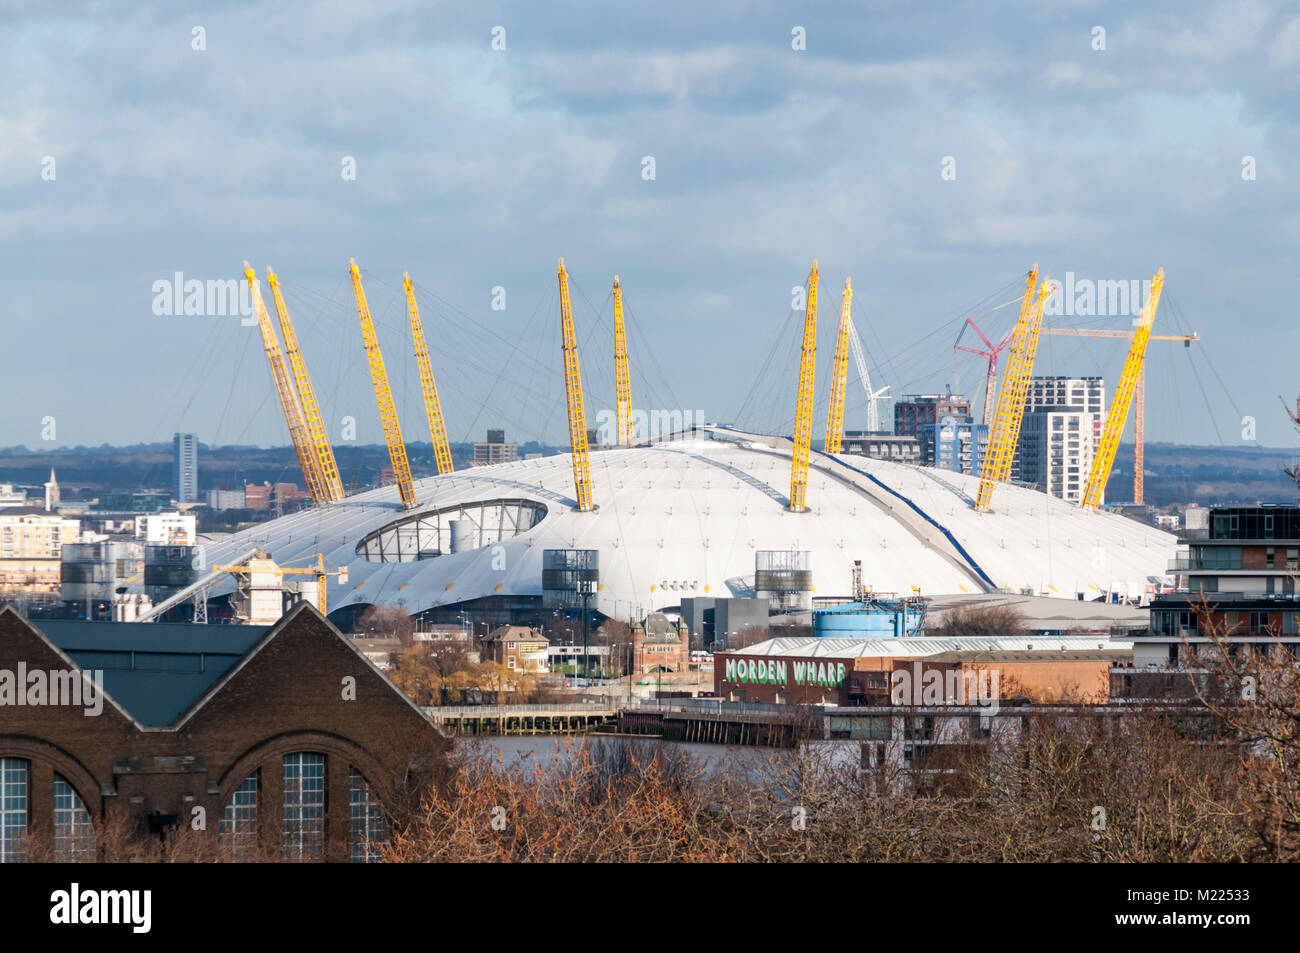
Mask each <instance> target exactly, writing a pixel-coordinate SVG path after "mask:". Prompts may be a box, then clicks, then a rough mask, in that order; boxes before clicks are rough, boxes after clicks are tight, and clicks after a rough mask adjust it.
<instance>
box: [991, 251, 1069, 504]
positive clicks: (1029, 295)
mask: <svg viewBox="0 0 1300 953" xmlns="http://www.w3.org/2000/svg"><path fill="white" fill-rule="evenodd" d="M1037 284H1038V265H1037V264H1035V265H1034V267H1032V268H1030V269H1029V274H1028V276H1026V279H1025V296H1024V299H1023V300H1022V301H1021V302H1020V314H1019V316H1018V317H1017V319H1016V326H1015V329H1014V331H1013V332H1012V335H1011V350H1010V351H1009V352H1008V354H1007V365H1006V369H1005V370H1004V371H1003V372H1002V386H1001V388H1000V389H999V390H998V403H997V412H996V413H995V414H994V415H993V429H992V432H991V433H990V434H989V442H988V447H987V448H986V449H985V451H984V462H983V464H982V465H981V467H980V485H979V492H978V493H977V494H976V497H975V509H976V510H977V511H978V512H980V513H986V512H988V508H989V504H990V503H991V502H992V500H993V488H994V487H995V486H996V485H997V484H998V483H1001V482H1003V481H1005V480H1006V479H1007V477H1009V476H1010V475H1011V464H1012V461H1013V460H1014V459H1015V453H1016V442H1017V441H1018V440H1019V439H1020V422H1021V417H1022V415H1023V414H1024V410H1025V399H1026V398H1027V397H1028V395H1029V377H1030V375H1031V374H1032V373H1033V368H1034V358H1035V356H1036V355H1037V353H1038V332H1039V329H1041V328H1042V324H1043V305H1044V304H1045V303H1046V301H1047V294H1048V292H1049V291H1050V289H1051V280H1050V279H1046V278H1045V279H1043V283H1042V285H1041V286H1040V287H1039V288H1038V295H1037V299H1035V295H1034V288H1035V286H1036V285H1037Z"/></svg>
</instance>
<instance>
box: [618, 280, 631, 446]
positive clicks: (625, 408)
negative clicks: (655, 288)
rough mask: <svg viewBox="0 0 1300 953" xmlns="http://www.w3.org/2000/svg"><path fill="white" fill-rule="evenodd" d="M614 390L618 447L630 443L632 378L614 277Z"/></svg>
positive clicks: (619, 289) (621, 302)
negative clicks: (628, 365) (629, 371)
mask: <svg viewBox="0 0 1300 953" xmlns="http://www.w3.org/2000/svg"><path fill="white" fill-rule="evenodd" d="M614 389H615V403H616V405H617V413H618V445H619V446H620V447H625V446H627V445H628V444H629V443H631V442H632V378H631V375H630V374H629V373H628V369H627V332H626V331H625V329H624V327H623V289H622V288H620V287H619V286H618V275H615V276H614Z"/></svg>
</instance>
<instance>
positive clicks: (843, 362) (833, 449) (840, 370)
mask: <svg viewBox="0 0 1300 953" xmlns="http://www.w3.org/2000/svg"><path fill="white" fill-rule="evenodd" d="M852 300H853V280H852V279H851V278H845V279H844V303H843V304H842V305H841V306H840V331H839V334H838V335H837V336H836V338H835V364H834V369H833V371H832V373H831V405H830V409H829V410H827V412H826V452H827V453H839V452H840V450H841V449H842V448H843V446H844V390H845V385H846V384H847V382H848V377H849V302H850V301H852Z"/></svg>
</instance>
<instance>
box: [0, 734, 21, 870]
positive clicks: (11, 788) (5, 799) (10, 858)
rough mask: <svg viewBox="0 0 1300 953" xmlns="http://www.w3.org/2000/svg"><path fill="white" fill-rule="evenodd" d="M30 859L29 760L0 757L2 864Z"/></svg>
mask: <svg viewBox="0 0 1300 953" xmlns="http://www.w3.org/2000/svg"><path fill="white" fill-rule="evenodd" d="M26 859H27V761H26V760H24V759H23V758H0V864H15V863H21V862H22V861H24V860H26Z"/></svg>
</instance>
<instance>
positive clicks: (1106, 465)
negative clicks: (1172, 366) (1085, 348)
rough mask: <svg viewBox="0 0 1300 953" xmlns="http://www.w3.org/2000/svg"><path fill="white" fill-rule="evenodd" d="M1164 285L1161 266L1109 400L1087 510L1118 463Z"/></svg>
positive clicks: (1084, 504)
mask: <svg viewBox="0 0 1300 953" xmlns="http://www.w3.org/2000/svg"><path fill="white" fill-rule="evenodd" d="M1164 286H1165V270H1164V269H1163V268H1161V269H1160V270H1159V271H1157V272H1156V275H1155V277H1154V278H1152V279H1151V294H1150V296H1149V297H1148V298H1147V304H1146V307H1145V308H1143V309H1142V317H1141V318H1140V319H1139V320H1138V326H1137V331H1136V332H1135V333H1134V335H1133V343H1132V344H1131V345H1130V346H1129V349H1128V358H1127V359H1126V360H1125V361H1124V371H1123V373H1122V374H1120V378H1119V385H1118V386H1117V387H1116V388H1115V396H1114V397H1112V398H1111V401H1110V412H1109V413H1107V414H1106V426H1105V428H1104V429H1103V430H1102V433H1101V442H1100V443H1099V444H1098V445H1097V450H1096V453H1094V454H1093V457H1092V469H1091V470H1090V471H1089V472H1088V485H1087V486H1086V487H1084V490H1083V500H1082V501H1081V502H1080V504H1079V505H1080V506H1082V507H1083V508H1084V509H1085V510H1095V509H1096V508H1097V507H1098V506H1099V505H1100V504H1101V497H1102V494H1104V493H1105V492H1106V481H1108V480H1109V479H1110V468H1111V466H1112V464H1114V462H1115V452H1116V451H1117V450H1119V438H1120V437H1121V436H1122V435H1123V433H1124V424H1125V422H1126V421H1127V420H1128V411H1129V407H1130V406H1132V404H1133V393H1134V391H1135V390H1137V384H1138V378H1139V377H1140V376H1141V374H1142V365H1143V363H1144V362H1145V361H1146V353H1147V343H1148V341H1150V339H1151V325H1152V323H1153V322H1154V321H1155V319H1156V307H1157V306H1158V305H1159V304H1160V292H1161V291H1162V290H1164Z"/></svg>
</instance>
